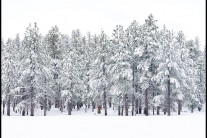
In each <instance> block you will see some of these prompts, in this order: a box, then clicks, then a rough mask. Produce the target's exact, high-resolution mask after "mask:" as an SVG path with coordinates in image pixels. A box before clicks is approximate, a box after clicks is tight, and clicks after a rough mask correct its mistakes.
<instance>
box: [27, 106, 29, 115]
mask: <svg viewBox="0 0 207 138" xmlns="http://www.w3.org/2000/svg"><path fill="white" fill-rule="evenodd" d="M27 115H29V108H28V107H27Z"/></svg>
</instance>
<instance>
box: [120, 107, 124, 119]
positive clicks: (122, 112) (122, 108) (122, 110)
mask: <svg viewBox="0 0 207 138" xmlns="http://www.w3.org/2000/svg"><path fill="white" fill-rule="evenodd" d="M123 114H124V105H122V107H121V115H122V116H123Z"/></svg>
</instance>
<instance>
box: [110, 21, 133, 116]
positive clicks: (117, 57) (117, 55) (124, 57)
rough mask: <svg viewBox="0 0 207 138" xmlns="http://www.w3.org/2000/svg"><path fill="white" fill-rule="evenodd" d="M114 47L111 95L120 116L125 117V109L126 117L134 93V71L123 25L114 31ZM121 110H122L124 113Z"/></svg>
mask: <svg viewBox="0 0 207 138" xmlns="http://www.w3.org/2000/svg"><path fill="white" fill-rule="evenodd" d="M112 46H113V47H114V54H113V56H112V57H111V59H110V60H111V65H110V74H111V83H113V86H112V89H111V93H112V95H114V101H115V102H116V105H117V106H118V115H123V108H124V107H125V115H126V116H128V106H129V105H128V99H129V98H128V97H129V95H130V94H131V91H132V83H131V82H132V69H131V64H130V61H131V56H130V49H129V46H127V45H125V32H124V30H123V26H121V25H117V26H116V29H114V33H113V37H112ZM120 108H122V113H121V111H120Z"/></svg>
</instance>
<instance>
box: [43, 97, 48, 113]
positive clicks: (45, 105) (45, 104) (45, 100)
mask: <svg viewBox="0 0 207 138" xmlns="http://www.w3.org/2000/svg"><path fill="white" fill-rule="evenodd" d="M46 112H47V98H46V95H45V99H44V116H46Z"/></svg>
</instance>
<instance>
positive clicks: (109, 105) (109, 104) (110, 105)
mask: <svg viewBox="0 0 207 138" xmlns="http://www.w3.org/2000/svg"><path fill="white" fill-rule="evenodd" d="M109 108H111V97H110V98H109Z"/></svg>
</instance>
